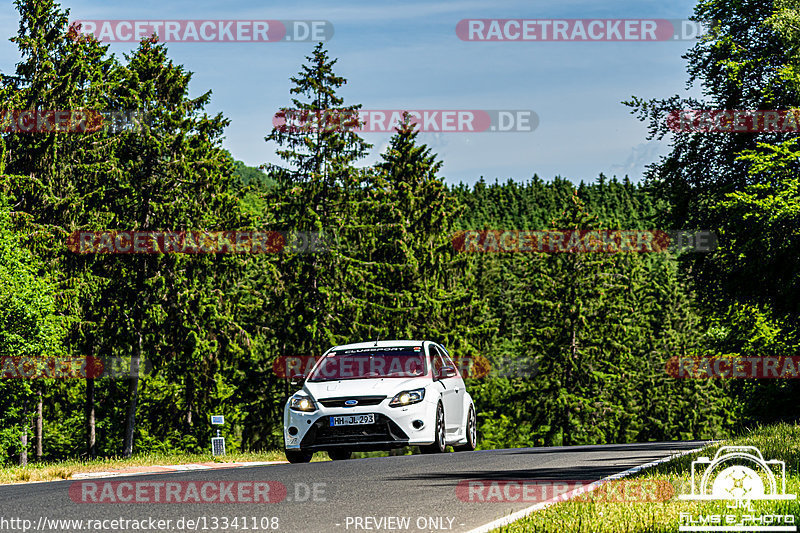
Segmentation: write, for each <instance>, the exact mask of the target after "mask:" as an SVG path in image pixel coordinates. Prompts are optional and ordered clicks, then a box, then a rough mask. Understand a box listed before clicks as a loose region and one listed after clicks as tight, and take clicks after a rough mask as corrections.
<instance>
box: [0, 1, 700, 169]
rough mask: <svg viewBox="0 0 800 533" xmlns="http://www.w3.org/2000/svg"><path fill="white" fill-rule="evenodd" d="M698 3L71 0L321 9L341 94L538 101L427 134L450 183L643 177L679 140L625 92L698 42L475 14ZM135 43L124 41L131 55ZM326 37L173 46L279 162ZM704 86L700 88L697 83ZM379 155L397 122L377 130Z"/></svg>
mask: <svg viewBox="0 0 800 533" xmlns="http://www.w3.org/2000/svg"><path fill="white" fill-rule="evenodd" d="M694 3H695V2H694V1H687V0H677V1H673V2H656V1H654V0H635V1H634V0H627V1H619V2H597V1H591V0H558V1H557V0H525V1H502V0H501V1H498V2H495V3H488V2H483V1H475V0H465V1H452V2H438V3H436V4H432V3H431V2H424V1H417V0H414V1H404V2H391V1H387V2H367V1H352V0H337V1H336V2H331V1H330V0H307V1H304V2H302V3H297V5H292V4H290V3H286V2H252V1H245V0H228V1H227V2H210V1H206V0H194V1H185V0H178V1H175V0H164V1H153V0H142V1H139V2H129V1H126V2H122V1H115V0H106V1H100V0H66V1H65V2H64V3H63V4H62V5H63V6H64V7H67V8H70V10H71V17H70V18H71V19H130V20H144V19H149V20H160V19H277V20H287V19H314V20H319V19H322V20H328V21H330V22H331V23H332V24H333V27H334V29H335V34H334V36H333V38H332V39H331V40H330V41H328V43H327V48H328V50H329V52H330V54H331V55H332V56H333V57H336V58H338V60H339V62H338V64H337V67H336V69H337V72H338V73H339V74H340V75H342V76H344V77H346V78H347V79H348V84H347V85H346V86H345V87H343V88H342V90H341V91H340V93H341V94H342V95H343V96H344V98H345V102H346V103H360V104H362V105H363V107H364V108H365V109H487V110H496V109H531V110H533V111H535V112H536V113H537V114H538V116H539V120H540V123H539V127H538V128H537V129H536V130H535V131H533V132H516V133H423V134H421V136H420V138H421V140H422V142H424V143H426V144H428V145H429V146H431V147H432V148H433V150H434V151H435V152H436V153H438V154H439V157H440V158H441V159H442V160H443V161H444V166H443V169H442V175H443V176H444V177H445V178H446V179H447V181H448V182H450V183H457V182H459V181H463V182H466V183H474V182H475V181H476V180H477V179H479V178H480V177H481V176H483V177H485V178H486V179H487V180H489V181H494V180H495V179H500V180H501V181H504V180H506V179H509V178H510V179H514V180H519V181H522V180H527V179H528V178H530V177H531V176H532V175H533V174H534V173H538V174H539V176H540V177H542V178H544V179H550V178H552V177H554V176H556V175H560V176H563V177H565V178H568V179H570V180H572V181H574V182H579V181H581V180H585V181H593V180H594V179H595V178H596V177H597V175H598V174H599V173H600V172H603V173H605V174H606V175H609V176H611V175H617V176H619V177H622V176H623V175H625V174H628V175H629V176H630V177H631V179H633V180H638V179H640V177H641V175H642V171H643V168H644V165H646V164H647V163H649V162H651V161H653V160H655V159H656V158H657V157H658V155H659V154H663V153H666V150H667V141H666V140H664V141H662V142H658V141H650V142H648V141H646V138H645V137H646V128H645V126H644V125H643V124H642V123H640V122H638V121H637V120H636V119H635V118H634V117H633V116H632V115H631V114H630V113H629V110H628V108H627V107H625V106H623V105H622V104H621V103H620V102H621V101H622V100H626V99H628V98H630V97H631V96H632V95H637V96H641V97H645V98H651V97H662V96H671V95H673V94H676V93H678V94H685V91H686V87H685V86H686V79H687V76H686V68H685V61H684V60H683V59H682V58H681V55H682V54H683V53H685V52H686V51H687V50H688V49H689V47H690V46H691V45H692V42H691V41H664V42H618V43H614V42H585V43H580V42H497V43H492V42H465V41H461V40H460V39H459V38H458V37H457V36H456V32H455V27H456V24H457V23H458V21H459V20H461V19H471V18H662V19H685V18H688V17H689V16H690V15H691V13H692V9H693V7H694ZM17 28H18V17H17V12H16V11H15V9H14V7H13V6H12V5H11V3H10V2H9V3H6V4H5V5H4V6H3V8H2V10H0V32H1V33H2V34H3V35H5V36H6V37H11V36H12V35H14V34H16V31H17ZM133 46H134V45H133V44H132V43H113V44H112V45H111V50H112V51H113V52H115V53H117V54H118V55H120V54H121V53H122V52H126V51H129V50H131V49H132V48H133ZM313 46H314V44H313V43H291V42H280V43H170V44H169V50H170V56H171V57H172V58H173V59H174V60H175V61H176V62H178V63H180V64H183V65H185V66H186V68H187V69H189V70H191V71H193V72H194V73H195V75H194V79H193V82H192V85H191V92H192V94H193V95H198V94H201V93H203V92H205V91H207V90H209V89H211V90H212V91H213V96H212V103H211V106H210V107H209V112H212V113H216V112H220V111H221V112H223V113H224V114H225V116H227V117H228V118H230V119H231V126H230V127H229V128H228V130H227V134H226V140H225V147H226V148H227V149H229V150H230V151H231V152H232V153H233V155H234V157H236V158H237V159H241V160H243V161H244V162H245V163H247V164H249V165H258V164H261V163H266V162H278V160H277V158H276V157H275V155H274V151H275V148H276V147H275V145H273V144H267V143H266V142H265V141H264V136H265V135H266V134H267V133H268V131H269V129H270V127H271V124H272V116H273V114H274V113H275V112H276V111H277V110H278V108H280V107H282V106H288V105H289V103H290V99H289V88H290V82H289V76H292V75H295V74H296V73H297V72H298V70H299V68H300V65H301V64H302V63H303V61H304V58H305V56H307V55H309V54H310V52H311V50H312V48H313ZM17 61H18V55H17V50H16V48H15V47H14V45H13V44H12V43H10V42H8V41H7V39H2V40H1V41H0V69H2V71H3V72H9V71H10V70H12V69H13V68H14V65H15V63H16V62H17ZM692 94H695V95H696V94H697V91H696V90H693V91H692ZM364 137H365V138H366V140H367V141H368V142H371V143H372V144H374V148H373V150H372V153H371V154H370V156H369V158H368V159H366V160H365V161H364V164H369V163H371V162H374V161H376V160H377V158H378V154H379V152H380V151H381V150H383V149H384V148H385V147H386V145H387V142H388V139H389V137H390V134H389V133H370V134H366V135H365V136H364Z"/></svg>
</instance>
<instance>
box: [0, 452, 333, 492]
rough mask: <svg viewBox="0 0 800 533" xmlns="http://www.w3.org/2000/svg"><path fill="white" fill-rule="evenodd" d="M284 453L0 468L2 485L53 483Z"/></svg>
mask: <svg viewBox="0 0 800 533" xmlns="http://www.w3.org/2000/svg"><path fill="white" fill-rule="evenodd" d="M285 460H286V456H285V455H284V454H283V451H278V450H275V451H267V452H235V453H229V454H227V455H225V456H222V457H214V456H213V455H211V453H207V454H141V455H134V456H133V457H131V458H130V459H119V458H115V457H111V458H106V459H95V460H81V459H74V460H65V461H53V462H42V463H36V462H31V463H29V464H28V466H3V467H0V484H6V483H20V482H24V481H52V480H56V479H70V478H71V477H72V476H74V475H75V474H78V473H83V472H105V471H115V470H124V469H126V468H132V467H138V466H153V465H180V464H189V463H209V462H216V463H236V462H245V461H285ZM326 460H328V456H327V454H321V453H318V454H315V455H314V461H326Z"/></svg>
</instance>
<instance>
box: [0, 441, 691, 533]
mask: <svg viewBox="0 0 800 533" xmlns="http://www.w3.org/2000/svg"><path fill="white" fill-rule="evenodd" d="M702 444H703V443H698V442H667V443H647V444H625V445H606V446H574V447H555V448H517V449H508V450H488V451H477V452H470V453H467V452H461V453H447V454H443V455H413V456H400V457H383V458H370V459H354V460H349V461H339V462H321V463H309V464H300V465H273V466H263V467H250V468H238V469H227V470H224V469H223V470H205V471H189V472H181V473H168V474H157V475H146V476H142V475H139V476H127V477H115V478H104V479H88V480H67V481H56V482H49V483H31V484H26V485H10V486H0V531H23V530H24V529H25V527H27V528H28V529H27V530H28V531H41V530H45V531H79V530H82V531H148V530H149V531H248V532H253V531H281V532H349V531H458V532H464V531H469V530H471V529H473V528H476V527H478V526H481V525H483V524H486V523H488V522H491V521H492V520H495V519H497V518H500V517H502V516H505V515H507V514H509V513H511V512H514V511H517V510H520V509H523V508H526V507H529V506H530V505H531V504H532V503H531V502H530V501H528V502H523V501H503V502H485V501H483V502H482V501H470V497H471V499H472V500H476V499H479V496H476V493H473V494H472V495H471V496H470V497H466V496H467V494H468V493H467V492H466V488H465V483H464V482H468V481H476V480H480V481H484V482H486V481H492V480H507V479H513V480H544V479H547V480H554V479H560V480H597V479H601V478H603V477H606V476H609V475H612V474H616V473H619V472H622V471H624V470H627V469H629V468H632V467H635V466H638V465H642V464H645V463H648V462H651V461H654V460H658V459H661V458H664V457H667V456H669V455H671V454H674V453H677V452H680V451H683V450H688V449H692V448H697V447H699V446H700V445H702ZM191 482H196V483H191ZM267 482H268V483H267ZM460 482H462V483H461V485H459V483H460ZM234 483H236V484H234ZM161 484H163V485H161ZM168 484H172V485H171V489H169V490H168V487H167V485H168ZM459 486H460V487H461V488H460V489H459ZM284 487H285V492H284V490H283V489H284ZM170 490H171V491H172V492H169V491H170ZM137 491H139V492H138V493H137ZM240 491H241V492H240ZM484 494H485V495H487V496H488V493H484ZM496 495H499V493H497V494H496ZM509 495H510V496H511V497H512V498H513V497H514V496H516V493H515V492H513V491H512V492H509ZM137 496H138V497H139V499H140V500H143V501H142V502H140V503H132V502H133V501H135V499H136V498H137ZM220 498H222V499H223V500H224V501H225V503H219V499H220ZM165 499H169V500H170V501H171V503H163V502H164V500H165ZM253 499H256V500H258V502H257V503H255V502H254V503H250V502H249V501H248V500H253ZM267 499H268V500H269V503H265V501H266V500H267ZM93 500H97V501H93ZM119 500H129V503H121V502H120V501H119ZM175 500H181V502H180V503H175V502H174V501H175ZM231 500H236V503H230V501H231ZM465 500H466V501H465ZM154 501H158V502H162V503H152V502H154ZM198 501H199V502H200V503H198ZM209 502H211V503H209ZM226 519H227V529H226V528H224V526H225V525H226ZM234 519H237V520H236V522H234ZM25 520H28V521H30V522H24V521H25ZM57 520H80V521H82V522H81V523H80V524H81V526H82V527H81V528H79V527H78V524H77V523H75V522H73V523H71V524H70V523H68V522H67V523H65V522H61V523H59V522H56V521H57ZM90 520H91V521H98V520H99V521H100V522H89V521H90ZM115 520H116V522H114V521H115ZM124 520H128V522H127V523H126V522H124ZM167 520H169V521H170V522H167ZM181 520H183V521H182V522H181ZM190 520H191V521H193V522H189V521H190ZM159 521H161V523H159ZM215 526H216V527H215Z"/></svg>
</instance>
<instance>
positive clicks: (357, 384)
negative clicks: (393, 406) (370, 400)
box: [303, 377, 429, 399]
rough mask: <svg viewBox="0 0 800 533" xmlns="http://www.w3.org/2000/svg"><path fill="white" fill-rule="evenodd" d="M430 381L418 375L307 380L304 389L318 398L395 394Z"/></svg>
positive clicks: (417, 387) (416, 387)
mask: <svg viewBox="0 0 800 533" xmlns="http://www.w3.org/2000/svg"><path fill="white" fill-rule="evenodd" d="M428 382H429V381H428V380H425V379H424V378H418V377H415V378H383V379H381V378H368V379H346V380H341V381H320V382H310V381H307V382H306V383H305V384H304V386H303V389H304V390H305V391H306V392H308V393H309V394H311V396H313V397H314V398H317V399H320V398H340V397H344V396H393V395H395V394H397V393H398V392H402V391H404V390H412V389H420V388H422V387H424V386H425V385H426V384H427V383H428Z"/></svg>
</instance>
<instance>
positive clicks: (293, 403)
mask: <svg viewBox="0 0 800 533" xmlns="http://www.w3.org/2000/svg"><path fill="white" fill-rule="evenodd" d="M289 409H291V410H292V411H302V412H304V413H311V412H313V411H316V410H317V404H315V403H314V400H312V399H311V397H310V396H303V395H300V394H296V395H294V396H292V397H291V398H289Z"/></svg>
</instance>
